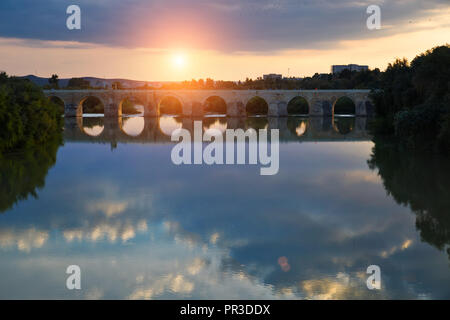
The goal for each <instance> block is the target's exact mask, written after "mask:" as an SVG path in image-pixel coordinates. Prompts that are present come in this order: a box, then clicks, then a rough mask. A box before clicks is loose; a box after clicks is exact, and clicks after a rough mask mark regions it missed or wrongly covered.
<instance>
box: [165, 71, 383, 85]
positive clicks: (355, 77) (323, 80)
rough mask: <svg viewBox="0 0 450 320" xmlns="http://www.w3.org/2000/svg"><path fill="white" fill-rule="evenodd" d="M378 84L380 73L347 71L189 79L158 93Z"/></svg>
mask: <svg viewBox="0 0 450 320" xmlns="http://www.w3.org/2000/svg"><path fill="white" fill-rule="evenodd" d="M380 81H381V72H380V70H379V69H375V70H367V71H359V72H358V71H350V70H348V69H345V70H344V71H342V72H340V73H338V74H318V73H316V74H315V75H314V76H312V77H306V78H303V79H296V78H283V79H263V78H257V79H255V80H253V79H249V78H247V79H246V80H245V81H237V82H235V81H214V80H212V79H206V80H203V79H199V80H195V79H192V80H191V81H183V82H180V83H168V84H164V85H163V86H162V87H161V89H169V90H174V89H186V90H224V89H225V90H227V89H228V90H315V89H318V90H327V89H373V88H378V87H379V85H380Z"/></svg>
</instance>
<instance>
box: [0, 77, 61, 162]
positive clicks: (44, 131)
mask: <svg viewBox="0 0 450 320" xmlns="http://www.w3.org/2000/svg"><path fill="white" fill-rule="evenodd" d="M0 126H1V127H0V156H1V154H2V153H5V152H10V151H15V150H18V149H22V148H27V147H32V146H35V145H39V144H43V143H45V142H46V141H49V140H51V139H54V138H55V135H60V134H61V131H62V112H61V109H60V107H59V106H58V105H57V104H55V103H53V102H51V101H50V100H49V99H48V98H47V97H46V96H45V95H44V93H43V92H42V90H41V88H40V87H38V86H37V85H35V84H33V83H32V82H31V81H29V80H26V79H20V78H17V77H9V76H8V75H7V74H6V73H4V72H2V73H0Z"/></svg>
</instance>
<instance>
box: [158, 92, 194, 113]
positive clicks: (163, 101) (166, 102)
mask: <svg viewBox="0 0 450 320" xmlns="http://www.w3.org/2000/svg"><path fill="white" fill-rule="evenodd" d="M156 113H157V115H158V116H160V115H163V114H171V115H180V116H181V115H185V114H186V113H187V111H186V105H185V103H184V101H183V99H182V98H181V97H180V96H178V95H176V94H173V93H168V94H164V95H163V96H161V97H160V98H159V99H158V100H157V102H156Z"/></svg>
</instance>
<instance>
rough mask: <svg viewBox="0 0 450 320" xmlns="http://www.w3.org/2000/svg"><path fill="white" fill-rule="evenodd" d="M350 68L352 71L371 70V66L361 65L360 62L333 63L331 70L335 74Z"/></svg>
mask: <svg viewBox="0 0 450 320" xmlns="http://www.w3.org/2000/svg"><path fill="white" fill-rule="evenodd" d="M345 69H348V70H350V71H367V70H369V66H360V65H358V64H348V65H333V66H332V67H331V72H332V73H333V74H336V73H340V72H342V71H344V70H345Z"/></svg>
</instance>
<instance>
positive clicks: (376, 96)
mask: <svg viewBox="0 0 450 320" xmlns="http://www.w3.org/2000/svg"><path fill="white" fill-rule="evenodd" d="M371 97H372V100H373V102H374V104H375V113H376V119H375V121H374V122H373V123H372V124H371V128H372V130H373V132H374V133H375V134H378V135H380V134H391V135H395V136H396V137H397V138H398V140H399V141H400V142H401V143H402V144H403V145H404V146H406V147H408V148H411V149H414V150H419V151H440V152H447V151H446V150H448V146H447V144H448V142H447V141H446V140H445V139H448V133H447V132H448V124H446V122H445V119H447V118H448V115H449V114H450V46H449V45H445V46H441V47H436V48H434V49H432V50H428V51H427V52H425V53H423V54H421V55H419V56H417V57H416V58H415V59H414V60H413V61H412V62H411V65H409V64H408V61H407V60H406V59H402V60H400V59H397V60H396V61H395V62H394V63H392V64H389V66H388V68H387V69H386V71H385V72H384V73H383V75H382V81H381V86H380V90H377V91H373V92H372V94H371Z"/></svg>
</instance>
